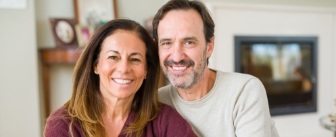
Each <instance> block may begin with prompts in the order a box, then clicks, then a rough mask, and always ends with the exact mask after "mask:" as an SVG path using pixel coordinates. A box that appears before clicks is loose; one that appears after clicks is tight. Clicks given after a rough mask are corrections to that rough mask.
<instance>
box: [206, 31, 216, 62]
mask: <svg viewBox="0 0 336 137" xmlns="http://www.w3.org/2000/svg"><path fill="white" fill-rule="evenodd" d="M214 47H215V36H213V37H212V38H211V39H210V42H208V43H207V53H206V56H207V58H209V57H210V56H211V54H212V52H213V50H214Z"/></svg>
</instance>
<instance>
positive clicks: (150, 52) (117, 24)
mask: <svg viewBox="0 0 336 137" xmlns="http://www.w3.org/2000/svg"><path fill="white" fill-rule="evenodd" d="M117 30H126V31H132V32H135V33H136V34H137V35H138V37H139V38H140V39H141V40H142V41H143V42H144V43H145V44H146V59H147V61H146V62H147V63H146V64H147V69H148V70H147V72H148V73H147V75H146V79H145V80H144V82H143V83H142V85H141V87H140V89H139V90H138V91H137V93H136V94H135V97H134V99H133V104H132V106H131V109H132V111H134V112H135V120H134V121H133V122H132V123H130V124H129V126H128V127H127V128H126V130H125V131H124V132H122V133H121V134H125V135H128V136H141V135H142V132H143V129H144V128H145V126H146V124H147V123H148V122H149V121H151V120H153V119H154V118H156V117H157V115H158V113H159V108H160V105H159V103H158V93H157V88H158V83H157V81H158V76H159V75H158V74H159V60H158V59H159V57H158V49H157V46H156V45H155V43H154V41H153V39H152V38H151V36H150V35H149V34H148V32H147V31H146V30H145V29H144V28H143V27H142V26H141V25H140V24H138V23H137V22H135V21H132V20H127V19H116V20H112V21H109V22H107V23H106V24H104V25H102V26H101V27H99V28H98V30H97V31H96V33H95V34H94V35H93V36H92V38H91V39H90V42H89V43H88V45H87V46H86V47H85V48H84V50H83V52H82V54H81V56H80V58H79V60H78V61H77V64H76V66H75V69H74V73H73V88H72V96H71V98H70V100H69V101H68V102H67V103H66V104H65V107H66V108H67V110H68V112H69V114H70V116H71V124H70V125H69V130H70V133H72V130H71V129H72V126H73V124H74V122H78V123H79V124H80V125H81V127H82V129H83V132H84V133H85V135H86V136H87V137H98V136H105V129H104V124H103V120H102V114H103V112H104V111H105V110H106V108H107V107H108V106H105V104H104V102H103V97H102V94H101V92H100V89H99V76H98V75H96V74H95V73H94V66H95V65H96V63H97V60H98V58H99V53H100V51H101V46H102V43H103V41H104V40H105V38H106V37H108V36H110V35H112V34H113V33H115V32H116V31H117ZM125 124H126V123H125Z"/></svg>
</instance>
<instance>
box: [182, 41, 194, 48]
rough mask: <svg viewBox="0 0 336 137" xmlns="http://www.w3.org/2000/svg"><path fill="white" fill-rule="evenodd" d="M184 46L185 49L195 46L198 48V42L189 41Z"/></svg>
mask: <svg viewBox="0 0 336 137" xmlns="http://www.w3.org/2000/svg"><path fill="white" fill-rule="evenodd" d="M184 46H185V47H194V46H196V42H195V41H192V40H188V41H186V42H185V44H184Z"/></svg>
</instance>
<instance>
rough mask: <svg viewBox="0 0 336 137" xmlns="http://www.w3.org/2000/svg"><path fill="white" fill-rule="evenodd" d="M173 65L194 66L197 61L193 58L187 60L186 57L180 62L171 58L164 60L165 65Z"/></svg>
mask: <svg viewBox="0 0 336 137" xmlns="http://www.w3.org/2000/svg"><path fill="white" fill-rule="evenodd" d="M172 65H183V66H194V65H195V62H194V61H192V60H185V59H184V60H181V61H179V62H175V61H173V60H171V59H170V60H166V61H164V66H172Z"/></svg>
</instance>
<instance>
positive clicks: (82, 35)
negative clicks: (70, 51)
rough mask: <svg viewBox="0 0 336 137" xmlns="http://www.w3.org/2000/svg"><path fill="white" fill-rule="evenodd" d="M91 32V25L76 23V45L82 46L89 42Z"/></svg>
mask: <svg viewBox="0 0 336 137" xmlns="http://www.w3.org/2000/svg"><path fill="white" fill-rule="evenodd" d="M92 34H93V28H92V27H91V26H84V25H79V24H77V25H76V36H77V41H78V46H80V47H84V46H86V44H87V43H88V42H89V40H90V37H91V35H92Z"/></svg>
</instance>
